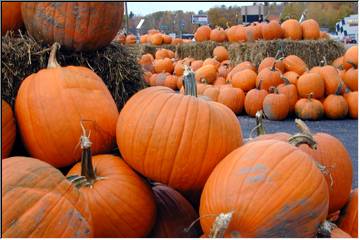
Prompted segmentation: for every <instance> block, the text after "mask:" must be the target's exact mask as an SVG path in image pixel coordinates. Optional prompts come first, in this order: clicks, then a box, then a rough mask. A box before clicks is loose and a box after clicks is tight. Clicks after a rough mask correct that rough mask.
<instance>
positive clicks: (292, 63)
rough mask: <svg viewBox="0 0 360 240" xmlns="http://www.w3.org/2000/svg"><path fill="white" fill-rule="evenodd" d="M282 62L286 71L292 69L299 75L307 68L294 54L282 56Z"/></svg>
mask: <svg viewBox="0 0 360 240" xmlns="http://www.w3.org/2000/svg"><path fill="white" fill-rule="evenodd" d="M283 63H284V65H285V69H286V71H294V72H296V73H297V74H299V75H302V74H303V73H304V72H305V71H306V70H307V66H306V64H305V62H304V61H303V60H302V59H301V58H299V57H298V56H296V55H289V56H287V57H286V58H284V60H283Z"/></svg>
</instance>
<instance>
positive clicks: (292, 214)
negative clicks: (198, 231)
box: [200, 140, 329, 237]
mask: <svg viewBox="0 0 360 240" xmlns="http://www.w3.org/2000/svg"><path fill="white" fill-rule="evenodd" d="M328 203H329V196H328V190H327V185H326V181H325V179H324V177H323V176H322V174H321V172H320V171H319V169H317V167H316V165H315V163H314V161H313V160H312V159H311V157H310V156H309V155H307V154H306V153H304V152H302V151H301V150H300V149H297V148H296V147H294V146H291V145H290V144H288V143H284V142H281V141H277V140H264V141H254V142H250V143H247V144H245V145H244V146H242V147H240V148H238V149H236V150H235V151H233V152H232V153H231V154H229V155H228V156H227V157H226V158H225V159H223V160H222V161H221V162H220V163H219V164H218V165H217V166H216V168H215V169H214V171H213V172H212V173H211V175H210V177H209V179H208V180H207V182H206V185H205V187H204V190H203V192H202V195H201V203H200V217H202V218H201V220H200V221H201V227H202V229H203V231H204V233H205V234H206V235H208V234H209V231H210V228H211V226H212V223H213V221H214V219H215V218H211V217H205V216H206V215H208V214H220V213H228V212H230V211H234V214H233V217H232V220H231V222H230V225H229V227H228V229H227V230H226V232H225V234H231V233H232V232H237V233H239V234H240V236H241V237H314V236H315V234H316V232H317V228H318V224H319V223H320V222H322V221H323V220H325V218H326V215H327V210H328Z"/></svg>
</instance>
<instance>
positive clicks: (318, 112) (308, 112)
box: [295, 93, 324, 120]
mask: <svg viewBox="0 0 360 240" xmlns="http://www.w3.org/2000/svg"><path fill="white" fill-rule="evenodd" d="M312 96H313V94H312V93H310V94H309V95H308V97H307V98H302V99H299V101H297V102H296V104H295V114H296V116H297V117H298V118H300V119H304V120H319V119H321V118H322V117H323V115H324V107H323V105H322V103H321V102H320V101H319V100H317V99H314V98H312Z"/></svg>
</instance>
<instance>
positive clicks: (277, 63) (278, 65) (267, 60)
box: [258, 57, 285, 73]
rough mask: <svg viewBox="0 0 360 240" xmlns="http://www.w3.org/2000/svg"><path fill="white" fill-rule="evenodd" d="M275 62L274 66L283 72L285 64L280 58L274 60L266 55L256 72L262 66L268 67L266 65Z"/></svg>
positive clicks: (262, 67) (260, 69) (268, 65)
mask: <svg viewBox="0 0 360 240" xmlns="http://www.w3.org/2000/svg"><path fill="white" fill-rule="evenodd" d="M274 63H275V67H276V68H277V69H278V70H280V71H281V72H282V73H284V72H285V65H284V63H283V62H282V61H280V60H276V59H275V58H273V57H266V58H264V59H263V60H262V61H261V63H260V65H259V67H258V72H261V71H262V70H263V69H264V68H268V67H272V66H273V65H274Z"/></svg>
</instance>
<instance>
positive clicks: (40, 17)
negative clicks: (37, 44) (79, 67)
mask: <svg viewBox="0 0 360 240" xmlns="http://www.w3.org/2000/svg"><path fill="white" fill-rule="evenodd" d="M21 13H22V17H23V20H24V23H25V26H26V29H27V30H28V32H29V33H30V35H32V36H33V37H34V38H35V39H37V40H43V41H45V42H46V43H50V44H52V43H54V42H58V43H60V45H61V46H64V47H66V48H69V49H72V50H75V51H91V50H95V49H98V48H101V47H104V46H106V45H108V44H109V43H110V42H111V40H113V39H114V37H115V35H116V33H117V32H118V31H119V29H120V27H121V23H122V18H123V14H124V3H123V2H23V3H22V4H21Z"/></svg>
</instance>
